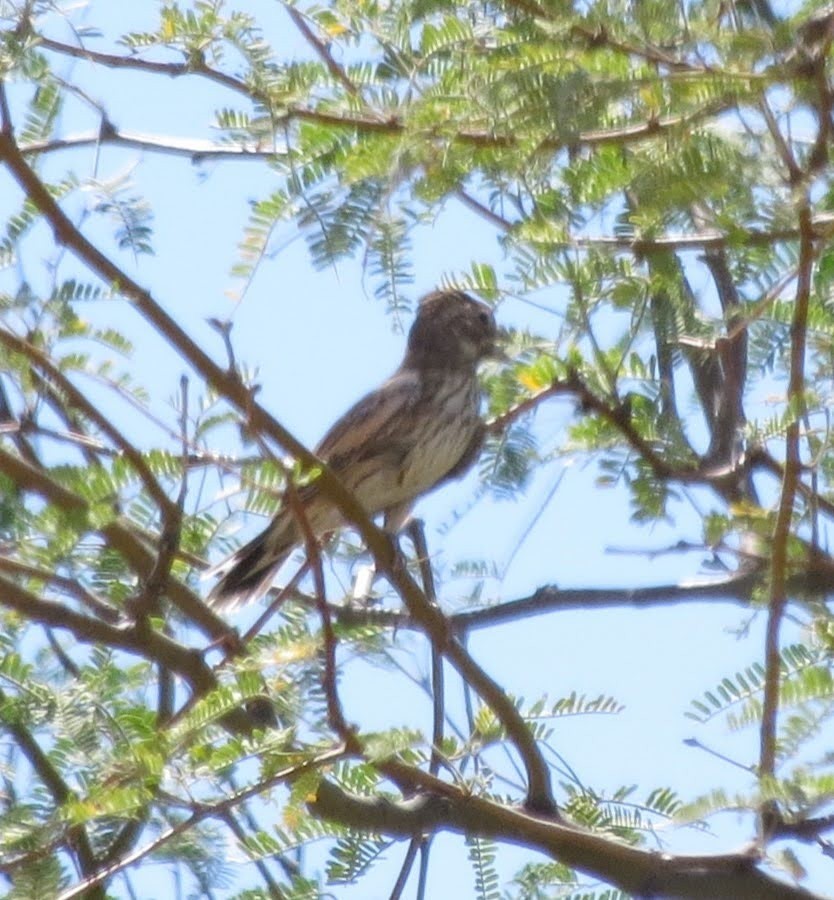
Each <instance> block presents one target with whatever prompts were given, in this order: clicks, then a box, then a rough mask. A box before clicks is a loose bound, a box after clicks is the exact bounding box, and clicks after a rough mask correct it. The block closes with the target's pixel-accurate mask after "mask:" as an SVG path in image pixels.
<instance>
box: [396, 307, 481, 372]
mask: <svg viewBox="0 0 834 900" xmlns="http://www.w3.org/2000/svg"><path fill="white" fill-rule="evenodd" d="M497 334H498V328H497V326H496V324H495V319H494V317H493V315H492V310H491V309H490V308H489V307H488V306H487V305H486V303H481V301H480V300H475V299H474V297H470V296H469V294H465V293H464V292H463V291H454V290H445V291H444V290H441V291H432V293H430V294H427V295H426V296H425V297H423V299H422V300H421V301H420V305H419V307H418V309H417V317H416V318H415V320H414V324H413V325H412V326H411V331H409V333H408V350H407V352H406V358H405V366H407V367H414V368H424V369H466V368H474V367H475V365H476V364H477V363H478V362H479V361H480V360H482V359H484V358H485V357H487V356H491V355H493V354H494V353H495V352H496V345H495V341H496V337H497Z"/></svg>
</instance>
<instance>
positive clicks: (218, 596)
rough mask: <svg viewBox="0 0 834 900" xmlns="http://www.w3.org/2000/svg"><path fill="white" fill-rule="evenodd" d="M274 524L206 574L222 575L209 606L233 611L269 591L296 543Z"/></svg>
mask: <svg viewBox="0 0 834 900" xmlns="http://www.w3.org/2000/svg"><path fill="white" fill-rule="evenodd" d="M275 524H276V523H274V522H273V525H272V527H270V528H267V529H265V530H264V531H262V532H261V533H260V534H259V535H258V536H257V537H256V538H254V539H253V540H251V541H249V543H248V544H244V545H243V546H242V547H241V548H240V549H239V550H236V551H235V552H234V553H233V554H232V555H231V556H230V557H228V558H227V559H224V560H223V562H221V563H220V564H219V565H217V566H215V567H214V568H213V569H211V570H210V571H209V572H208V573H207V576H206V577H211V576H215V575H219V576H220V580H219V581H218V582H217V584H215V585H214V587H213V588H212V589H211V591H210V592H209V595H208V598H207V601H206V602H207V603H208V605H209V606H211V607H213V608H214V609H216V610H218V612H231V611H233V610H235V609H238V608H239V607H241V606H245V605H246V604H247V603H251V602H252V601H253V600H257V599H258V598H259V597H260V596H261V595H263V594H265V593H266V591H267V590H268V588H269V585H270V584H271V582H272V579H273V578H274V577H275V575H276V573H277V572H278V569H280V568H281V566H282V565H283V563H284V561H285V560H286V558H287V557H288V556H289V555H290V552H291V551H292V548H293V544H294V541H293V540H292V539H291V538H290V537H289V536H288V535H285V534H284V533H283V532H284V531H285V529H279V528H276V527H275Z"/></svg>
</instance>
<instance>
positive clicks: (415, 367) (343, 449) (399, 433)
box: [208, 290, 497, 610]
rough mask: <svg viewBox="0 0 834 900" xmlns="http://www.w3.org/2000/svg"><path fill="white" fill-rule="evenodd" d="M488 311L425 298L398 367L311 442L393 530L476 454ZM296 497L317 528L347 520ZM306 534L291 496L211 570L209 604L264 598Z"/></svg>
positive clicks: (314, 494) (447, 293) (312, 488)
mask: <svg viewBox="0 0 834 900" xmlns="http://www.w3.org/2000/svg"><path fill="white" fill-rule="evenodd" d="M496 333H497V331H496V326H495V320H494V318H493V316H492V311H491V310H490V308H489V307H488V306H487V305H486V304H484V303H481V302H480V301H478V300H475V299H473V298H472V297H470V296H469V295H468V294H465V293H463V292H462V291H454V290H443V291H434V292H433V293H431V294H428V295H427V296H425V297H424V298H423V299H422V300H421V301H420V305H419V307H418V310H417V316H416V318H415V320H414V324H413V325H412V326H411V330H410V331H409V333H408V345H407V348H406V352H405V358H404V359H403V361H402V363H401V364H400V367H399V368H398V369H397V371H396V372H395V373H394V374H393V375H392V376H391V377H390V378H389V379H388V380H387V381H385V382H383V384H381V385H380V386H379V387H378V388H377V389H376V390H375V391H371V393H370V394H368V395H367V396H365V397H363V398H362V399H361V400H360V401H359V402H358V403H357V404H356V405H355V406H353V407H352V408H351V409H349V410H348V411H347V412H346V413H345V415H343V416H342V418H341V419H339V420H338V421H337V422H336V424H335V425H334V426H333V427H332V428H331V429H330V431H328V432H327V434H326V435H325V437H324V439H323V440H322V441H321V443H320V444H319V445H318V447H317V448H316V451H315V452H316V455H317V456H318V457H319V458H320V459H322V460H324V461H325V462H326V463H327V464H328V465H329V466H330V467H331V469H332V470H333V472H334V473H335V474H336V475H337V476H338V477H339V478H340V479H341V480H342V482H343V483H344V485H345V487H346V488H348V489H349V490H350V491H352V492H353V493H354V495H355V496H356V498H357V499H358V500H359V502H360V503H361V504H362V506H363V507H364V508H365V510H366V511H367V512H368V514H369V515H376V514H377V513H384V514H385V527H386V528H387V529H388V530H389V531H391V532H396V531H397V530H398V529H399V528H400V527H401V526H402V525H403V523H404V522H405V520H406V518H407V517H408V513H409V510H410V508H411V506H412V504H413V503H414V501H415V500H416V499H417V498H418V497H420V496H421V495H423V494H425V493H426V492H427V491H430V490H431V489H432V488H434V487H436V486H437V485H438V484H441V483H442V482H444V481H446V480H448V479H450V478H456V477H458V476H460V475H462V474H463V473H464V472H465V471H466V470H467V469H468V468H469V467H470V465H472V463H474V462H475V460H476V459H477V456H478V453H479V452H480V449H481V444H482V443H483V436H484V426H483V423H482V422H481V418H480V401H481V392H480V386H479V384H478V378H477V374H476V367H477V365H478V363H479V362H480V361H481V360H482V359H484V357H487V356H489V355H491V354H492V353H494V351H495V340H496ZM298 498H299V501H300V503H301V505H302V506H303V509H304V514H305V516H306V518H307V521H308V522H309V525H310V528H311V530H312V531H313V533H315V534H317V535H321V534H324V533H326V532H328V531H333V530H334V529H337V528H339V527H340V526H341V525H343V524H344V522H343V519H342V516H341V513H340V512H339V510H338V509H337V508H336V507H335V506H333V505H332V504H331V503H330V502H329V501H328V500H327V498H326V497H324V496H322V495H321V493H320V491H319V490H318V488H317V486H316V483H315V482H312V483H311V484H309V485H306V486H304V487H302V488H299V490H298ZM302 541H303V536H302V532H301V529H300V528H299V525H298V522H297V521H296V517H295V515H294V513H293V511H292V509H290V507H289V504H288V503H286V502H285V503H282V505H281V508H280V509H279V510H278V512H277V514H276V515H275V517H274V518H273V520H272V522H270V524H269V525H268V526H267V527H266V528H265V529H264V531H262V532H261V533H260V534H259V535H258V536H257V537H256V538H255V539H254V540H252V541H250V542H249V543H248V544H246V545H245V546H243V547H241V548H240V549H239V550H238V551H237V552H235V553H234V554H232V556H230V557H229V558H228V559H227V560H225V561H224V562H222V563H220V565H218V566H217V567H216V568H215V569H214V570H213V572H211V573H210V574H213V575H219V576H220V580H219V581H218V582H217V584H215V585H214V587H213V588H212V590H211V592H210V594H209V597H208V603H209V604H210V605H211V606H213V607H214V608H215V609H218V610H230V609H235V608H236V607H238V606H241V605H243V604H244V603H249V602H250V601H252V600H255V599H257V598H258V597H260V596H261V595H262V594H263V593H264V592H265V591H266V590H267V588H268V587H269V585H270V582H271V581H272V579H273V578H274V576H275V574H276V572H277V570H278V569H279V568H280V566H281V565H282V564H283V562H284V561H285V560H286V558H287V557H288V556H289V554H290V553H291V552H292V551H293V549H294V548H295V547H296V546H298V545H299V544H301V543H302Z"/></svg>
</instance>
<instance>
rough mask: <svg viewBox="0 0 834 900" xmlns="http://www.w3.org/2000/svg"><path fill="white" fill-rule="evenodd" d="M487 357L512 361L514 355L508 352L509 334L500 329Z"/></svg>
mask: <svg viewBox="0 0 834 900" xmlns="http://www.w3.org/2000/svg"><path fill="white" fill-rule="evenodd" d="M486 358H487V359H494V360H496V361H497V362H511V361H512V357H510V355H509V354H508V353H507V335H506V334H505V333H504V332H503V331H501V330H499V331H498V333H497V334H496V335H495V338H494V340H493V342H492V349H491V350H490V351H489V353H487V354H486Z"/></svg>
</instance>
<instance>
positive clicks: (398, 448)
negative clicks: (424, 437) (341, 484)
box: [316, 371, 421, 475]
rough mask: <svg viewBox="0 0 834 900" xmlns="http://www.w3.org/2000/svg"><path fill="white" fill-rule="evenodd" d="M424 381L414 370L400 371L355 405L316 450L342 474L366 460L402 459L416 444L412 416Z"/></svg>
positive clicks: (336, 471) (337, 472)
mask: <svg viewBox="0 0 834 900" xmlns="http://www.w3.org/2000/svg"><path fill="white" fill-rule="evenodd" d="M420 391H421V382H420V378H419V376H418V375H417V374H416V373H414V372H411V371H400V372H397V373H396V374H394V375H393V376H392V377H391V378H389V379H388V381H386V382H384V383H383V384H382V385H380V387H378V388H377V389H376V390H375V391H371V393H370V394H367V395H366V396H365V397H363V398H362V399H361V400H360V401H359V402H358V403H356V404H355V405H354V406H352V407H351V408H350V409H349V410H348V411H347V412H346V413H345V414H344V415H343V416H342V417H341V418H340V419H339V420H338V421H337V422H336V423H335V424H334V425H333V427H332V428H331V429H330V431H328V432H327V434H326V435H325V436H324V438H323V439H322V441H321V443H320V444H319V445H318V447H317V448H316V455H317V456H319V457H321V459H323V460H324V461H325V462H326V463H327V464H328V465H329V466H330V467H331V468H332V469H333V471H334V472H335V473H336V474H337V475H340V474H341V473H342V472H343V471H344V470H345V469H346V468H347V467H348V466H350V465H352V464H354V463H356V462H360V461H363V460H367V459H375V458H378V457H384V458H386V459H388V460H391V461H392V462H393V461H396V460H397V459H401V458H403V457H404V456H405V455H406V454H407V453H408V452H409V450H411V448H412V444H413V443H414V439H413V437H411V436H412V435H413V434H414V429H413V428H409V427H408V426H409V425H410V424H412V420H411V416H412V412H413V410H414V407H415V406H416V405H417V403H418V402H419V400H420Z"/></svg>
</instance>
